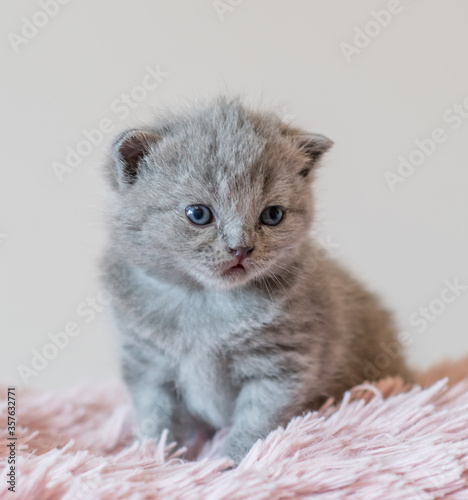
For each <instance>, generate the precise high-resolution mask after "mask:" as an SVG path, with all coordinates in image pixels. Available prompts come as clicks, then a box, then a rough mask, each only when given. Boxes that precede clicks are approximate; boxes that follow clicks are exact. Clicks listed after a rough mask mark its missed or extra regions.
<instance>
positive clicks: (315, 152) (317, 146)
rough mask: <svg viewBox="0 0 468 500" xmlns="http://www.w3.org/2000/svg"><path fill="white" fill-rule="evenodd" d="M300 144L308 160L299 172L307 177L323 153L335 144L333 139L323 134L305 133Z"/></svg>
mask: <svg viewBox="0 0 468 500" xmlns="http://www.w3.org/2000/svg"><path fill="white" fill-rule="evenodd" d="M299 145H300V149H301V151H302V152H303V153H304V154H305V155H306V157H307V160H308V161H307V164H306V166H305V167H304V168H303V169H302V170H301V171H300V172H299V175H301V176H302V177H307V176H308V175H309V172H310V171H311V170H312V168H314V167H315V165H316V164H317V163H318V162H319V160H320V158H321V157H322V156H323V154H324V153H326V152H327V151H328V150H329V149H330V148H331V147H332V146H333V141H332V140H331V139H329V138H328V137H325V136H324V135H321V134H304V135H303V136H301V138H300V142H299Z"/></svg>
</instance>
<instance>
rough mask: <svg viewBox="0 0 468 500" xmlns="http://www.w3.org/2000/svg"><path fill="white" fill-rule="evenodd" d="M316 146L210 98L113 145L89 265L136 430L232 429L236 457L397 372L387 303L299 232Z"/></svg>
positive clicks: (321, 148) (308, 205)
mask: <svg viewBox="0 0 468 500" xmlns="http://www.w3.org/2000/svg"><path fill="white" fill-rule="evenodd" d="M331 145H332V142H331V141H330V140H329V139H327V138H326V137H324V136H322V135H318V134H307V133H305V132H303V131H302V130H299V129H297V128H293V127H291V126H289V125H286V124H284V123H283V122H282V121H281V120H280V119H279V118H278V117H277V116H276V115H274V114H267V113H258V112H254V111H250V110H248V109H246V108H245V107H244V106H243V105H242V104H240V103H239V101H237V100H228V99H226V98H220V99H217V100H215V101H213V102H211V103H209V104H207V105H199V106H198V107H197V108H195V109H192V110H190V111H187V112H185V113H179V114H175V115H169V116H167V117H165V118H161V119H160V120H159V121H158V122H157V123H155V124H154V125H153V126H151V127H148V128H147V129H142V130H128V131H126V132H124V133H123V134H121V135H120V136H119V137H118V138H117V139H116V141H115V143H114V145H113V147H112V158H111V162H110V164H109V165H108V169H107V174H108V177H109V180H110V183H111V185H112V188H113V190H112V193H113V202H112V216H111V231H110V245H109V249H108V251H107V254H106V255H105V259H104V260H103V270H104V277H105V281H106V284H107V286H108V287H109V289H110V290H111V291H112V293H113V295H114V312H115V317H116V320H117V323H118V327H119V328H118V329H119V332H120V340H121V366H122V372H123V376H124V378H125V381H126V383H127V384H128V388H129V391H130V393H131V396H132V398H133V403H134V407H135V410H136V417H137V424H138V429H139V433H140V435H141V434H142V435H148V436H152V437H157V436H159V435H160V434H161V432H162V431H163V430H164V429H165V428H167V429H168V430H169V432H170V438H172V439H175V440H178V441H179V444H180V442H181V441H182V440H183V439H184V433H185V434H187V431H189V430H190V429H191V428H192V427H193V428H195V427H194V426H196V425H204V424H206V425H208V426H209V428H211V429H219V428H220V427H223V426H232V427H231V430H230V432H229V435H228V437H227V439H226V442H225V446H224V454H225V455H227V456H229V457H231V458H232V459H233V460H234V461H235V462H239V461H240V460H241V459H242V457H243V456H244V455H245V454H246V453H247V452H248V451H249V449H250V447H251V446H252V444H253V443H254V442H255V441H256V440H257V439H259V438H263V437H265V436H266V435H267V434H268V433H269V431H271V430H273V429H275V428H276V427H277V426H279V425H285V424H287V422H288V421H289V420H290V419H291V417H293V416H295V415H300V414H302V413H303V412H305V411H306V410H310V409H312V410H313V409H317V408H318V407H319V406H320V405H321V404H322V403H323V402H324V401H325V400H326V399H327V398H329V397H334V398H339V397H340V396H341V395H342V394H343V392H344V391H345V390H346V389H348V388H350V387H352V386H353V385H355V384H357V383H360V382H362V381H364V380H365V379H370V378H381V377H385V376H388V375H397V374H399V375H401V376H403V377H405V378H409V377H410V375H409V372H408V370H407V368H406V366H405V362H404V360H403V358H402V356H401V352H400V351H401V349H400V348H399V344H398V342H397V341H396V336H395V331H394V327H393V324H392V321H391V319H390V317H389V315H388V313H387V312H386V311H385V310H383V309H382V308H381V306H380V303H379V301H378V300H377V298H376V297H375V296H374V295H372V294H370V293H369V292H367V291H366V290H365V289H364V288H363V287H362V285H361V284H360V283H359V282H358V281H356V280H355V279H353V278H352V277H350V276H349V275H348V274H347V272H346V271H344V270H343V269H341V267H339V266H338V265H337V264H336V263H334V262H332V261H331V260H328V259H325V258H324V257H323V252H321V250H320V248H318V247H317V246H316V245H315V244H314V242H313V241H311V239H310V237H309V228H310V226H311V223H312V220H313V215H314V210H313V202H312V201H313V199H312V195H311V192H310V187H311V183H312V181H313V178H314V173H315V169H316V167H317V165H318V163H319V161H320V159H321V157H322V155H323V154H324V153H325V152H326V151H327V150H328V149H329V148H330V146H331Z"/></svg>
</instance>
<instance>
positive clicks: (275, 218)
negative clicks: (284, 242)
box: [260, 206, 284, 226]
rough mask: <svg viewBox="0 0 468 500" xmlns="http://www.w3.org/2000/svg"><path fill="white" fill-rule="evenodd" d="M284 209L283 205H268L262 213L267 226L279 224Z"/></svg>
mask: <svg viewBox="0 0 468 500" xmlns="http://www.w3.org/2000/svg"><path fill="white" fill-rule="evenodd" d="M283 215H284V211H283V209H282V208H281V207H277V206H273V207H267V208H265V210H264V211H263V212H262V215H260V220H261V221H262V222H263V224H266V225H267V226H277V225H278V224H279V223H280V222H281V221H282V220H283Z"/></svg>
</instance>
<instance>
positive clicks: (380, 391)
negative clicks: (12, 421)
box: [0, 359, 468, 500]
mask: <svg viewBox="0 0 468 500" xmlns="http://www.w3.org/2000/svg"><path fill="white" fill-rule="evenodd" d="M442 376H445V377H448V378H444V379H440V377H442ZM418 382H419V384H420V385H415V386H412V387H406V386H404V385H403V384H402V382H401V380H399V379H397V378H394V379H385V380H381V381H380V382H379V383H377V384H364V385H361V386H359V387H355V388H354V389H352V390H351V391H349V392H348V393H346V394H345V396H344V398H343V400H342V401H341V402H339V403H338V404H334V403H333V402H332V401H329V402H328V403H327V404H325V405H324V406H323V407H322V408H321V410H320V411H318V412H314V413H307V414H305V415H303V416H300V417H296V418H294V419H293V420H291V422H290V423H289V424H288V425H287V427H286V428H285V429H283V428H278V429H277V430H275V431H273V432H271V433H270V435H269V436H268V437H267V438H266V439H265V440H263V441H258V442H257V443H256V444H255V445H254V447H253V448H252V450H251V451H250V453H249V454H248V455H247V456H246V457H245V459H244V460H243V461H242V462H241V464H240V465H239V466H238V467H237V468H233V469H231V468H230V465H231V462H230V461H229V459H227V458H222V457H220V453H219V450H220V447H221V445H222V442H223V439H224V438H225V435H226V429H223V430H221V431H220V432H218V433H217V434H216V435H215V436H214V438H213V439H212V440H210V441H207V442H205V443H204V445H203V447H202V449H201V451H200V453H199V454H198V458H197V460H196V461H192V462H189V461H186V460H183V459H182V458H181V455H182V453H183V449H182V450H181V449H179V450H177V449H176V448H175V446H174V445H172V444H171V443H167V442H166V437H165V436H162V438H161V439H160V441H159V442H152V441H145V442H143V443H141V444H138V443H137V442H135V441H134V439H133V436H132V412H131V408H130V405H129V402H128V397H127V395H126V392H125V389H124V388H123V387H122V385H120V384H119V383H114V384H112V385H105V386H100V387H93V386H86V387H83V386H82V387H76V388H74V389H72V390H66V391H56V392H48V393H41V392H39V391H31V390H22V391H17V394H16V397H17V413H16V417H17V428H16V435H17V438H18V439H17V443H16V452H17V454H18V455H19V457H18V458H19V460H18V461H17V464H16V488H15V489H16V492H15V493H12V492H10V491H8V490H7V486H8V485H7V483H6V477H7V476H6V474H7V472H8V471H9V468H10V466H9V465H8V464H7V456H8V454H9V448H7V446H6V439H7V437H8V436H7V433H6V429H5V425H2V426H1V430H0V437H1V441H2V443H3V444H2V446H1V448H0V460H1V462H0V469H1V470H2V473H1V477H2V479H1V484H0V498H1V499H9V498H15V499H18V500H20V499H21V500H22V499H25V500H36V499H41V500H49V499H50V500H52V499H59V498H60V499H66V500H72V499H74V500H82V499H83V500H84V499H86V500H88V499H113V500H115V499H131V500H143V499H153V498H163V499H177V498H181V499H213V500H214V499H269V500H272V499H285V498H309V497H313V496H318V497H319V498H322V499H332V498H333V499H342V498H359V499H360V498H363V499H374V498H375V499H387V498H388V499H393V498H395V499H401V498H405V499H413V498H414V499H426V498H427V499H432V498H443V497H444V498H453V499H468V359H465V360H462V361H460V362H458V363H453V364H450V363H447V364H445V365H439V366H438V367H435V368H434V369H432V370H430V371H429V372H427V373H420V374H418ZM0 390H1V393H0V394H1V398H0V399H1V400H2V401H1V403H0V421H1V422H3V423H4V424H5V422H6V418H7V417H6V415H7V411H6V409H7V402H6V394H7V388H6V386H3V387H0Z"/></svg>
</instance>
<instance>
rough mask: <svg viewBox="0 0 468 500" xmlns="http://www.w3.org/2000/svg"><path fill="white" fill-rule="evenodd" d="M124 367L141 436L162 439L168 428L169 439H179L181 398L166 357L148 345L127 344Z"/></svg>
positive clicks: (138, 434) (124, 352) (138, 435)
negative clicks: (176, 421) (177, 427)
mask: <svg viewBox="0 0 468 500" xmlns="http://www.w3.org/2000/svg"><path fill="white" fill-rule="evenodd" d="M121 366H122V373H123V377H124V379H125V382H126V383H127V387H128V391H129V393H130V396H131V398H132V402H133V407H134V413H135V419H136V428H135V434H136V436H137V438H138V439H143V438H145V437H150V438H159V437H160V436H161V434H162V432H163V431H164V429H167V430H168V431H169V436H168V442H171V441H173V440H174V439H176V440H178V438H179V436H178V435H176V434H177V432H175V427H176V426H175V425H174V420H175V417H176V413H177V410H178V406H179V401H178V398H177V396H176V393H175V389H174V385H173V383H172V381H171V370H170V368H169V366H168V363H167V360H166V359H165V358H164V356H162V355H160V354H158V353H156V352H154V351H153V350H148V348H147V347H140V346H139V347H136V346H135V345H124V346H123V352H122V356H121Z"/></svg>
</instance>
